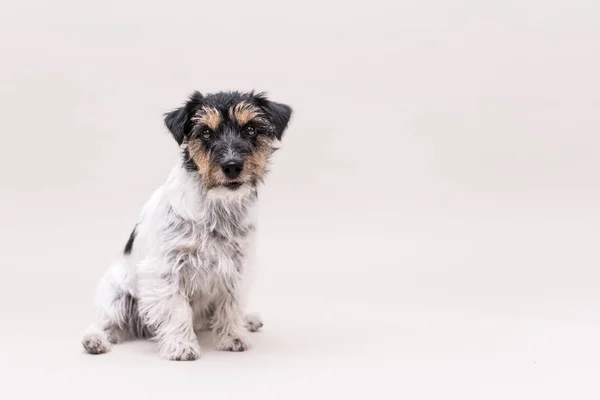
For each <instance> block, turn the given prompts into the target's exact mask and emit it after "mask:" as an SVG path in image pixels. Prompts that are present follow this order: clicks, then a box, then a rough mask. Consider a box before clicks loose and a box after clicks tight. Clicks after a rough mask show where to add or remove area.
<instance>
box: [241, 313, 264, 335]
mask: <svg viewBox="0 0 600 400" xmlns="http://www.w3.org/2000/svg"><path fill="white" fill-rule="evenodd" d="M244 323H245V326H246V329H248V330H249V331H250V332H257V331H258V330H260V328H262V327H263V322H262V318H261V317H260V315H258V314H248V315H246V316H245V317H244Z"/></svg>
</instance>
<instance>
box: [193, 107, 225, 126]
mask: <svg viewBox="0 0 600 400" xmlns="http://www.w3.org/2000/svg"><path fill="white" fill-rule="evenodd" d="M192 121H194V122H195V123H197V124H203V125H206V126H208V127H209V128H210V129H212V130H217V128H219V125H220V124H221V113H220V112H219V110H217V109H216V108H214V107H202V108H201V109H200V110H198V111H197V112H196V114H195V115H194V117H193V118H192Z"/></svg>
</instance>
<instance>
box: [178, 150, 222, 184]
mask: <svg viewBox="0 0 600 400" xmlns="http://www.w3.org/2000/svg"><path fill="white" fill-rule="evenodd" d="M187 146H188V147H187V148H188V152H189V153H190V157H191V158H192V160H193V161H194V164H196V166H197V167H198V172H199V173H200V175H202V177H203V179H204V180H205V182H206V184H207V186H208V187H213V186H217V185H219V184H221V183H223V182H222V179H219V176H220V175H222V174H221V171H220V168H219V166H218V165H216V164H215V163H214V162H212V161H211V160H210V154H209V153H208V152H207V151H206V149H205V147H204V145H203V144H202V141H201V140H200V139H192V140H190V141H189V142H188V145H187Z"/></svg>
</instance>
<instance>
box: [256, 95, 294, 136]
mask: <svg viewBox="0 0 600 400" xmlns="http://www.w3.org/2000/svg"><path fill="white" fill-rule="evenodd" d="M263 107H264V109H265V111H266V113H267V114H268V115H269V117H270V118H271V120H272V121H273V124H274V125H275V136H277V139H278V140H281V137H282V136H283V132H285V129H286V128H287V126H288V123H289V122H290V118H291V117H292V108H291V107H290V106H288V105H286V104H281V103H276V102H274V101H268V100H267V101H266V102H265V105H264V106H263Z"/></svg>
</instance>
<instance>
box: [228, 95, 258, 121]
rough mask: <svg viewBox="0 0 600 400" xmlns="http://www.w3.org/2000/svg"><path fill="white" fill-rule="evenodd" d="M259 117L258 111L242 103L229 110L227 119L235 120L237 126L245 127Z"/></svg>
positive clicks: (248, 104) (254, 107) (256, 108)
mask: <svg viewBox="0 0 600 400" xmlns="http://www.w3.org/2000/svg"><path fill="white" fill-rule="evenodd" d="M259 115H260V109H259V108H258V107H256V106H253V105H252V104H250V103H247V102H245V101H242V102H241V103H238V104H236V105H235V106H233V107H231V108H230V109H229V117H230V118H231V119H235V120H236V121H237V123H238V125H246V124H247V123H248V122H250V121H252V120H253V119H254V118H256V117H257V116H259Z"/></svg>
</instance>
